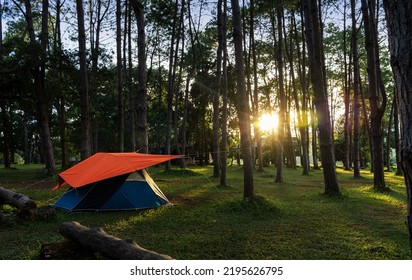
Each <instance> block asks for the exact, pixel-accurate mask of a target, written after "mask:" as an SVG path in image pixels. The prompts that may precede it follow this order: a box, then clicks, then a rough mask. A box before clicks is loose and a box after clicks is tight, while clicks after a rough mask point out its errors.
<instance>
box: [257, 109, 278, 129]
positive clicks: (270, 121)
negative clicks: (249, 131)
mask: <svg viewBox="0 0 412 280" xmlns="http://www.w3.org/2000/svg"><path fill="white" fill-rule="evenodd" d="M278 121H279V119H278V114H277V113H275V112H272V113H265V114H263V115H261V116H260V118H259V128H260V129H261V130H262V131H265V132H271V131H273V130H274V131H276V130H277V129H278Z"/></svg>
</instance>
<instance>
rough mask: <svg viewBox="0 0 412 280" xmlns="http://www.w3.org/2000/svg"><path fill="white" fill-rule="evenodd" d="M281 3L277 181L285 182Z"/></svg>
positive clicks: (278, 12) (278, 10)
mask: <svg viewBox="0 0 412 280" xmlns="http://www.w3.org/2000/svg"><path fill="white" fill-rule="evenodd" d="M281 9H282V8H281V5H280V4H279V6H278V7H277V8H276V17H277V31H278V42H277V43H278V44H277V50H276V62H277V66H278V84H279V85H278V87H279V95H278V100H279V121H278V137H277V155H276V177H275V182H276V183H283V158H284V155H283V154H284V138H285V123H286V97H285V88H284V77H283V30H282V24H283V23H282V22H283V20H282V18H283V17H282V13H283V11H282V10H281Z"/></svg>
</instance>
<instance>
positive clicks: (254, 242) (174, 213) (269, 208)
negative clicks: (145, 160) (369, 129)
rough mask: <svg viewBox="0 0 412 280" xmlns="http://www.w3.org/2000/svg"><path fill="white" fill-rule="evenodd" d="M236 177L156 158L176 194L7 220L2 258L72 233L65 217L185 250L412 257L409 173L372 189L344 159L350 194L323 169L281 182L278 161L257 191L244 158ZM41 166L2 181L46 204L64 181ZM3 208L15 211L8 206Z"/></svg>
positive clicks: (155, 171) (211, 254) (166, 187)
mask: <svg viewBox="0 0 412 280" xmlns="http://www.w3.org/2000/svg"><path fill="white" fill-rule="evenodd" d="M228 172H229V173H228V182H229V184H230V186H225V187H221V186H218V182H219V179H216V178H212V177H211V175H212V168H211V167H193V168H189V169H186V170H181V169H174V170H172V171H170V172H165V171H164V170H163V168H156V167H152V168H150V170H149V173H150V174H151V175H152V177H153V178H154V180H155V181H156V182H157V184H158V185H159V187H160V188H161V189H162V190H163V192H164V193H165V195H166V196H167V197H168V198H169V200H170V201H171V202H172V203H173V204H174V206H172V207H163V208H159V209H152V210H146V211H129V212H109V213H103V212H99V213H80V214H75V213H67V212H64V211H58V212H57V216H56V218H55V219H53V220H51V221H26V222H23V223H15V224H12V225H2V226H1V228H0V247H1V248H2V250H1V251H0V259H37V258H38V257H39V251H40V246H41V244H44V243H50V242H58V241H63V237H62V236H61V235H59V233H58V232H57V230H58V226H59V225H60V224H61V223H62V222H65V221H72V220H76V221H79V222H80V223H82V224H83V225H86V226H88V227H95V226H100V227H102V228H104V229H105V230H106V232H108V233H109V234H112V235H115V236H118V237H120V238H123V239H133V240H134V241H135V242H136V243H138V244H140V245H141V246H143V247H145V248H148V249H151V250H154V251H157V252H160V253H164V254H168V255H170V256H172V257H174V258H176V259H297V260H305V259H322V260H323V259H410V258H411V254H410V252H409V244H408V236H407V229H406V226H405V224H404V220H405V218H404V217H405V215H406V204H405V202H404V201H405V189H404V183H403V177H397V176H395V175H393V174H392V173H387V174H386V179H387V182H388V184H389V186H390V188H391V191H390V192H388V193H383V194H382V193H377V192H375V191H373V190H372V188H371V184H372V175H371V174H370V173H369V172H367V171H364V172H363V173H362V176H363V178H362V179H359V180H356V179H353V178H352V173H351V172H347V171H343V170H341V169H338V178H339V182H340V186H341V189H342V193H343V196H342V198H339V199H329V198H326V197H325V196H323V195H322V192H323V183H322V178H323V175H322V172H321V171H312V172H311V173H310V175H309V176H302V175H301V170H300V169H298V170H290V169H285V176H284V178H285V183H283V184H275V183H274V174H275V170H274V168H273V167H271V168H266V171H265V172H263V173H257V172H256V173H255V192H256V194H257V195H258V198H257V199H256V200H244V199H242V195H243V183H242V178H243V173H242V169H241V167H238V166H233V167H231V168H229V170H228ZM54 182H55V179H53V178H48V177H47V176H46V175H45V173H44V171H43V170H42V169H41V167H39V166H34V165H33V166H17V167H16V168H15V169H11V170H5V169H0V184H1V185H2V186H4V187H7V188H11V189H13V190H15V191H17V192H21V193H24V194H26V195H28V196H30V197H32V198H33V199H35V200H36V202H37V203H38V204H39V205H40V206H44V205H48V204H49V203H52V202H54V200H55V199H56V198H57V197H59V195H61V194H62V193H63V192H64V190H57V191H51V187H52V186H53V185H54ZM2 210H3V211H11V209H8V208H7V207H6V206H3V209H2Z"/></svg>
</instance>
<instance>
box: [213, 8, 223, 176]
mask: <svg viewBox="0 0 412 280" xmlns="http://www.w3.org/2000/svg"><path fill="white" fill-rule="evenodd" d="M222 24H223V23H222V0H218V1H217V34H218V35H217V36H218V47H217V54H216V66H217V69H216V87H215V89H214V91H213V140H212V158H213V177H215V178H219V177H220V155H219V103H220V102H219V101H220V89H221V86H222V48H223V45H222V36H223V34H222Z"/></svg>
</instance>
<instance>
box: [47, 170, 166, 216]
mask: <svg viewBox="0 0 412 280" xmlns="http://www.w3.org/2000/svg"><path fill="white" fill-rule="evenodd" d="M163 205H170V202H169V201H168V199H167V198H166V196H165V195H164V194H163V193H162V191H161V190H160V189H159V188H158V186H157V185H156V183H155V182H154V181H153V179H152V178H151V177H150V176H149V174H147V172H146V171H145V170H144V169H142V170H138V171H133V172H131V173H127V174H123V175H119V176H115V177H112V178H108V179H105V180H101V181H98V182H94V183H91V184H88V185H85V186H83V187H81V188H70V189H69V190H68V191H67V192H66V193H65V194H63V196H61V197H60V199H59V200H57V201H56V202H55V203H54V204H53V206H55V207H60V208H63V209H65V210H68V211H73V212H76V211H114V210H134V209H147V208H153V207H158V206H163Z"/></svg>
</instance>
